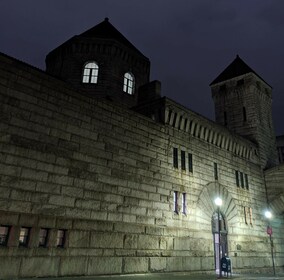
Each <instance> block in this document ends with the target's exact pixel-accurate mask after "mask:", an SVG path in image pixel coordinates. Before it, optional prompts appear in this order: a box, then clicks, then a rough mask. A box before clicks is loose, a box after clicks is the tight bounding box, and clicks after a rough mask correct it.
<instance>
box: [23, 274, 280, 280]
mask: <svg viewBox="0 0 284 280" xmlns="http://www.w3.org/2000/svg"><path fill="white" fill-rule="evenodd" d="M161 279H163V280H216V279H219V278H218V277H217V275H213V274H189V273H178V272H177V273H159V274H156V273H153V274H151V273H149V274H133V275H115V276H112V275H107V276H73V277H58V278H54V277H53V278H40V280H161ZM221 279H232V280H233V279H234V280H257V279H260V280H280V279H284V274H281V275H276V276H273V275H269V274H267V275H262V274H255V275H253V274H246V275H245V274H242V275H241V274H233V275H232V276H229V277H228V278H227V277H226V276H223V277H222V278H221ZM23 280H35V278H25V279H23Z"/></svg>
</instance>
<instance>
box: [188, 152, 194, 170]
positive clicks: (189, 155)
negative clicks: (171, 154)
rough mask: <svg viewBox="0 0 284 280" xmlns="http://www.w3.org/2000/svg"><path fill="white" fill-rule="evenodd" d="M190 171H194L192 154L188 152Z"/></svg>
mask: <svg viewBox="0 0 284 280" xmlns="http://www.w3.org/2000/svg"><path fill="white" fill-rule="evenodd" d="M188 171H189V172H193V165H192V154H188Z"/></svg>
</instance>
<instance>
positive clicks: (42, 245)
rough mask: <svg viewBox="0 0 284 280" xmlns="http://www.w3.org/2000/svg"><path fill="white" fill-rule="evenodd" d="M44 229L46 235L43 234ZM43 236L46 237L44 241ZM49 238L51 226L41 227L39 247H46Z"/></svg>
mask: <svg viewBox="0 0 284 280" xmlns="http://www.w3.org/2000/svg"><path fill="white" fill-rule="evenodd" d="M42 230H45V231H46V235H45V236H41V231H42ZM41 238H44V242H42V243H41ZM48 238H49V228H40V230H39V240H38V247H41V248H46V247H47V243H48Z"/></svg>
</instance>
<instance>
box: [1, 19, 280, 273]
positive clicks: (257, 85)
mask: <svg viewBox="0 0 284 280" xmlns="http://www.w3.org/2000/svg"><path fill="white" fill-rule="evenodd" d="M46 67H47V68H46V72H45V71H41V70H39V69H37V68H35V67H32V66H30V65H27V64H25V63H23V62H21V61H19V60H16V59H15V58H12V57H9V56H7V55H5V54H0V99H1V118H0V125H1V130H0V150H1V157H0V165H1V166H0V167H1V168H0V183H1V184H0V188H1V194H0V245H1V246H0V271H1V277H2V278H11V277H44V276H68V275H73V276H74V275H102V274H129V273H155V272H172V271H189V272H200V271H202V272H208V273H216V272H217V273H218V270H219V257H222V256H224V255H225V254H226V255H227V256H229V257H230V258H231V261H232V266H233V271H234V272H240V273H242V272H249V271H253V272H264V271H266V272H267V271H272V259H271V243H270V239H269V236H268V235H267V226H268V225H269V226H272V229H273V235H272V237H273V244H274V247H273V252H274V262H275V268H276V270H277V271H280V270H281V269H283V265H284V245H283V234H282V232H283V229H284V226H283V210H284V204H283V202H284V192H283V186H284V184H283V183H284V165H283V164H282V165H279V163H278V156H277V149H276V138H275V134H274V130H273V123H272V117H271V94H272V93H271V86H270V85H269V84H268V83H267V82H265V81H264V80H263V79H262V78H261V77H260V76H259V75H258V74H257V73H256V72H255V71H253V70H252V69H251V68H250V67H249V66H248V65H247V64H246V63H245V62H244V61H243V60H242V59H241V58H240V57H238V56H237V57H236V59H235V60H234V61H233V62H232V63H231V64H230V65H229V66H228V67H227V68H226V69H225V70H224V71H223V72H222V73H221V74H220V75H219V76H218V77H217V78H216V79H215V80H214V81H213V82H212V83H211V85H210V86H211V89H212V97H213V100H214V103H215V112H216V122H213V121H211V120H208V119H207V118H205V117H203V116H201V115H199V114H197V113H195V112H193V111H191V110H190V109H188V108H185V107H184V106H182V105H181V104H178V103H176V102H175V101H174V100H171V99H169V98H167V97H161V95H160V91H161V85H160V82H159V81H150V80H149V74H150V61H149V59H148V58H147V57H145V56H144V55H143V54H142V53H141V52H140V51H139V50H137V49H136V47H134V46H133V45H132V44H131V43H130V42H129V41H128V40H127V39H126V38H125V37H124V36H123V35H122V34H121V33H120V32H118V31H117V30H116V29H115V28H114V27H113V26H112V25H111V23H110V22H109V21H108V20H107V19H106V20H104V21H103V22H102V23H100V24H98V25H97V26H95V27H93V28H92V29H90V30H88V31H86V32H84V33H82V34H80V35H78V36H74V37H72V38H71V39H70V40H68V41H67V42H65V43H63V44H62V45H61V46H59V47H58V48H56V49H55V50H53V51H52V52H50V53H49V54H48V55H47V58H46ZM217 197H219V198H221V199H222V205H220V206H216V205H215V203H214V201H215V199H216V198H217ZM268 208H269V209H270V210H272V212H273V217H272V219H271V220H270V221H269V220H267V219H266V218H265V217H264V211H265V210H266V209H268Z"/></svg>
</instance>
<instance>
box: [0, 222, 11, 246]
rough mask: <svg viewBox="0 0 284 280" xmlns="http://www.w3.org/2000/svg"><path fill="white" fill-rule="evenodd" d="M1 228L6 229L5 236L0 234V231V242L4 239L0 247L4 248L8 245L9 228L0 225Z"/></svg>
mask: <svg viewBox="0 0 284 280" xmlns="http://www.w3.org/2000/svg"><path fill="white" fill-rule="evenodd" d="M1 228H5V229H7V232H6V234H5V233H4V234H1V230H0V240H2V238H3V237H4V241H3V242H2V241H1V242H0V246H3V247H6V246H7V244H8V241H9V236H10V230H11V226H8V225H0V229H1Z"/></svg>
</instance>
